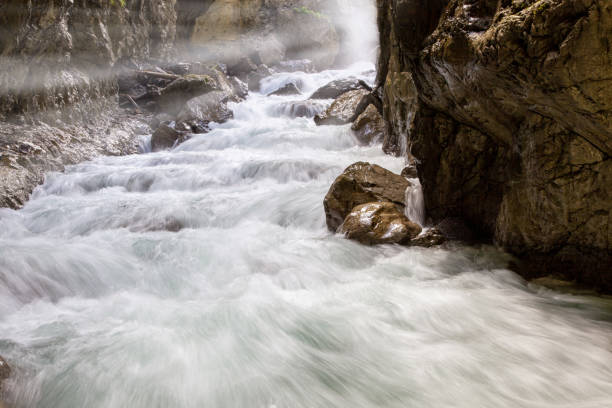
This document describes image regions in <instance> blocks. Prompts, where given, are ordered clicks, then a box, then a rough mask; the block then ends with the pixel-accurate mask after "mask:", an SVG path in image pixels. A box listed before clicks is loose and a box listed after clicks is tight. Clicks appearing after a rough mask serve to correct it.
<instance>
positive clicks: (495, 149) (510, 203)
mask: <svg viewBox="0 0 612 408" xmlns="http://www.w3.org/2000/svg"><path fill="white" fill-rule="evenodd" d="M425 4H426V5H425ZM378 7H379V12H380V13H379V28H380V31H381V42H382V44H381V59H380V63H379V73H378V75H379V77H378V86H380V87H382V88H383V89H384V92H383V94H384V95H383V102H384V117H385V118H386V119H388V120H389V123H390V128H389V137H388V138H387V140H386V141H385V148H386V150H387V151H390V152H394V153H396V154H400V153H404V152H402V146H404V147H406V146H410V153H411V154H412V155H413V156H414V157H416V159H417V160H418V169H419V177H420V179H421V181H422V184H423V189H424V195H425V201H426V205H427V210H428V214H429V216H431V217H432V218H433V219H434V221H435V220H441V219H443V218H446V217H462V218H464V219H465V220H466V221H467V222H468V223H469V224H471V225H472V226H473V227H475V228H476V229H477V231H478V232H479V233H481V234H483V235H485V236H489V237H492V238H493V239H494V240H495V241H496V242H498V243H499V244H501V245H502V246H503V247H505V248H507V249H509V250H510V251H512V252H513V253H515V254H517V255H520V256H521V257H522V258H523V259H524V260H526V261H529V260H531V261H533V262H526V263H525V264H524V265H523V268H525V269H523V272H524V273H526V274H527V275H530V276H531V275H536V276H537V275H540V274H547V273H554V272H558V273H561V274H564V275H565V276H568V277H569V278H570V279H576V280H578V281H580V282H582V283H587V284H592V285H595V286H597V287H599V288H601V289H603V290H608V291H609V290H612V273H611V272H610V271H612V255H611V254H612V235H611V234H610V231H612V227H611V225H612V224H611V222H612V198H611V197H612V196H611V195H610V194H609V190H610V186H611V185H612V161H611V159H610V155H611V154H612V94H611V93H610V92H609V89H610V87H612V51H611V49H610V46H609V37H610V32H611V30H612V4H610V3H609V2H608V1H606V0H581V1H574V0H540V1H520V2H519V1H514V2H509V1H508V2H498V1H471V0H438V1H430V2H423V1H421V0H406V1H401V2H398V1H390V0H379V1H378ZM406 135H407V140H406V139H403V138H404V137H406ZM530 265H531V267H530Z"/></svg>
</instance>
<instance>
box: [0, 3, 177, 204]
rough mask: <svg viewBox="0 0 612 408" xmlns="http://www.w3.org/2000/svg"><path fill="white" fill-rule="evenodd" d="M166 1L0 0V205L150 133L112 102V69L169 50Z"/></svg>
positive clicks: (172, 19)
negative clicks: (55, 174) (51, 175)
mask: <svg viewBox="0 0 612 408" xmlns="http://www.w3.org/2000/svg"><path fill="white" fill-rule="evenodd" d="M175 5H176V1H175V0H146V1H138V2H136V1H128V2H127V3H126V6H125V7H122V6H121V5H120V2H118V1H116V2H114V4H113V3H111V1H106V0H104V1H97V0H78V1H77V0H39V1H30V2H23V1H20V0H5V1H2V2H0V207H12V208H18V207H20V206H22V205H23V204H24V202H25V201H26V200H27V198H28V196H29V194H30V192H31V190H32V189H33V188H34V187H35V186H36V185H37V184H38V183H40V182H41V181H42V179H43V175H44V173H45V172H47V171H51V170H55V171H57V170H62V169H63V167H64V166H65V165H67V164H73V163H77V162H80V161H83V160H87V159H91V158H93V157H95V156H96V155H99V154H111V155H118V154H127V153H135V152H137V149H138V145H137V140H136V139H137V135H138V134H144V133H148V132H150V131H151V130H150V129H149V128H148V126H147V124H146V123H145V122H144V121H143V120H142V119H136V118H134V117H132V116H131V115H129V114H127V113H126V112H125V111H123V110H121V109H119V108H118V105H117V92H118V85H117V80H116V77H115V74H114V71H113V68H114V66H115V64H116V63H117V62H118V61H120V60H122V59H124V58H128V57H129V58H136V59H150V58H156V59H164V58H167V57H169V56H170V55H171V54H172V51H173V46H174V39H175V31H176V12H175Z"/></svg>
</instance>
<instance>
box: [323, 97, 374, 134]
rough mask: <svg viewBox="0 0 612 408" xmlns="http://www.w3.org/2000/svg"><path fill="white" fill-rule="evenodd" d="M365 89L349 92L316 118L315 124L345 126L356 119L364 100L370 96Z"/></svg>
mask: <svg viewBox="0 0 612 408" xmlns="http://www.w3.org/2000/svg"><path fill="white" fill-rule="evenodd" d="M369 93H370V92H369V91H367V90H365V89H357V90H354V91H348V92H346V93H344V94H342V95H340V96H339V97H338V98H337V99H336V100H335V101H334V102H333V103H332V104H331V106H330V107H329V108H327V110H326V111H325V112H323V113H321V114H319V115H317V116H315V119H314V120H315V123H316V124H317V125H318V126H323V125H345V124H347V123H350V122H352V121H353V120H355V119H356V117H357V115H358V114H359V112H358V107H359V105H360V103H361V101H362V99H363V98H366V97H367V96H368V95H369Z"/></svg>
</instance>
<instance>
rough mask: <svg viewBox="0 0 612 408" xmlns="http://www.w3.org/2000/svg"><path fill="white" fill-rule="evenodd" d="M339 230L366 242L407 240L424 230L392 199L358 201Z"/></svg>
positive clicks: (399, 241)
mask: <svg viewBox="0 0 612 408" xmlns="http://www.w3.org/2000/svg"><path fill="white" fill-rule="evenodd" d="M339 232H340V233H342V234H344V235H345V236H346V237H347V238H349V239H353V240H355V241H358V242H360V243H362V244H365V245H377V244H403V243H406V242H410V240H411V239H413V238H415V237H416V236H417V235H419V234H420V232H421V227H420V226H418V225H417V224H415V223H413V222H411V221H410V220H409V219H408V218H406V216H405V215H404V214H403V213H402V212H401V211H400V210H398V209H397V206H396V205H395V204H393V203H390V202H373V203H366V204H362V205H358V206H357V207H355V208H353V209H352V211H351V212H350V213H349V214H348V215H347V216H346V219H345V220H344V223H342V225H341V226H340V229H339Z"/></svg>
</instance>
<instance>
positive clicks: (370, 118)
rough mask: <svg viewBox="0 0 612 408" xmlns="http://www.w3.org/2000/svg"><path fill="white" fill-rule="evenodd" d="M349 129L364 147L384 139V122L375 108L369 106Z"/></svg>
mask: <svg viewBox="0 0 612 408" xmlns="http://www.w3.org/2000/svg"><path fill="white" fill-rule="evenodd" d="M351 129H352V130H353V132H354V134H355V136H356V137H357V139H358V140H359V141H360V142H361V143H363V144H366V145H368V144H370V143H372V142H375V141H378V140H382V139H383V138H384V137H385V122H384V120H383V118H382V116H380V113H378V110H377V109H376V107H375V106H374V105H371V104H370V105H368V107H367V108H366V110H365V111H364V112H363V113H362V114H361V115H359V116H358V117H357V119H355V122H353V126H352V127H351Z"/></svg>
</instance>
